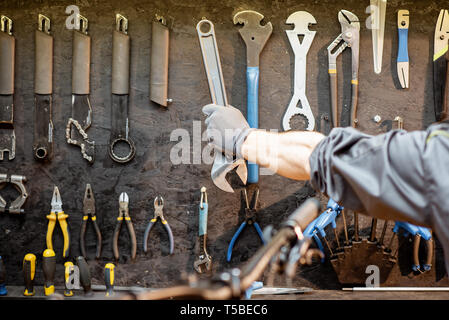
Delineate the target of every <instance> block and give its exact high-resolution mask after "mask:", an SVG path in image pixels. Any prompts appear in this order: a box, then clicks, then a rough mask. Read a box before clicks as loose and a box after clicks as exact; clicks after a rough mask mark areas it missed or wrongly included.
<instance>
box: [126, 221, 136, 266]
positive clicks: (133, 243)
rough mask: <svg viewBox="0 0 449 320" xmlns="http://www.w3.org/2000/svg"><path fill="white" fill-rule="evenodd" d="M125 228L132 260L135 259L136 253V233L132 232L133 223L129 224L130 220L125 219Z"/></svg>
mask: <svg viewBox="0 0 449 320" xmlns="http://www.w3.org/2000/svg"><path fill="white" fill-rule="evenodd" d="M125 222H126V226H127V227H128V233H129V240H130V241H131V259H132V260H134V259H135V258H136V253H137V239H136V232H135V231H134V226H133V223H132V222H131V218H128V219H125Z"/></svg>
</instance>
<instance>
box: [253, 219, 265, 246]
mask: <svg viewBox="0 0 449 320" xmlns="http://www.w3.org/2000/svg"><path fill="white" fill-rule="evenodd" d="M254 228H256V231H257V234H258V235H259V238H260V240H262V243H263V244H265V239H264V238H263V232H262V229H261V228H260V226H259V224H258V223H257V222H254Z"/></svg>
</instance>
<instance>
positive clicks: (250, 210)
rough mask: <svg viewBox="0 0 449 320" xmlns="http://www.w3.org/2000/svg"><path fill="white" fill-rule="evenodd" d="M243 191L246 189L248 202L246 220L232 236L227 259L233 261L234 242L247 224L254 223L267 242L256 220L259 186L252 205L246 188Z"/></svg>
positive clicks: (246, 200) (261, 236) (262, 238)
mask: <svg viewBox="0 0 449 320" xmlns="http://www.w3.org/2000/svg"><path fill="white" fill-rule="evenodd" d="M243 191H244V195H245V203H246V208H245V221H243V222H242V224H241V225H240V227H239V228H238V229H237V231H236V232H235V234H234V236H233V237H232V239H231V242H230V243H229V247H228V253H227V255H226V260H227V261H228V262H229V261H231V257H232V249H233V248H234V244H235V242H236V241H237V238H238V237H239V236H240V233H242V231H243V229H244V228H245V226H246V225H253V226H254V228H255V229H256V231H257V234H258V235H259V238H260V239H261V240H262V243H263V244H265V239H264V237H263V233H262V229H261V228H260V226H259V224H258V223H257V221H256V214H257V208H256V206H257V203H258V200H259V188H257V189H256V191H255V192H254V195H253V201H252V204H251V206H250V203H249V201H248V192H247V191H246V189H243Z"/></svg>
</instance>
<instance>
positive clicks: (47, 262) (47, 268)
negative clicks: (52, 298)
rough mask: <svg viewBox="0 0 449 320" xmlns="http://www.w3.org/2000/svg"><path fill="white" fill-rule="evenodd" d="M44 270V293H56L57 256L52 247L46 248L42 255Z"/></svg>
mask: <svg viewBox="0 0 449 320" xmlns="http://www.w3.org/2000/svg"><path fill="white" fill-rule="evenodd" d="M42 270H44V279H45V280H44V293H45V295H46V296H49V295H52V294H53V293H55V285H54V278H55V272H56V256H55V252H54V251H53V250H52V249H46V250H45V251H44V253H43V255H42Z"/></svg>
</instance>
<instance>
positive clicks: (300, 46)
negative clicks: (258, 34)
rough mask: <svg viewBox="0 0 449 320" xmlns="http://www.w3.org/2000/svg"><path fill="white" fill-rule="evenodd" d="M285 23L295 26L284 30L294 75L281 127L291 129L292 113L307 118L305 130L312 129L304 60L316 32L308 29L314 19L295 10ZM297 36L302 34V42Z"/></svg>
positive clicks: (286, 129)
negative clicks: (291, 94)
mask: <svg viewBox="0 0 449 320" xmlns="http://www.w3.org/2000/svg"><path fill="white" fill-rule="evenodd" d="M286 24H293V25H294V26H295V27H294V28H293V30H286V31H285V32H286V33H287V37H288V40H289V41H290V45H291V46H292V50H293V53H294V54H295V76H294V90H293V97H292V99H291V101H290V103H289V105H288V107H287V110H286V111H285V114H284V117H283V119H282V128H283V129H284V131H288V130H291V127H290V120H291V119H292V117H293V116H294V115H301V116H304V117H305V118H306V119H307V128H306V130H309V131H312V130H313V129H314V128H315V118H314V116H313V113H312V110H311V109H310V104H309V101H308V100H307V97H306V62H307V52H308V51H309V48H310V46H311V45H312V41H313V38H314V37H315V33H316V31H311V30H309V25H311V24H316V20H315V18H314V17H313V16H312V15H311V14H310V13H308V12H305V11H297V12H294V13H292V14H291V15H290V16H289V17H288V18H287V21H286ZM299 36H303V39H302V42H300V41H299Z"/></svg>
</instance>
